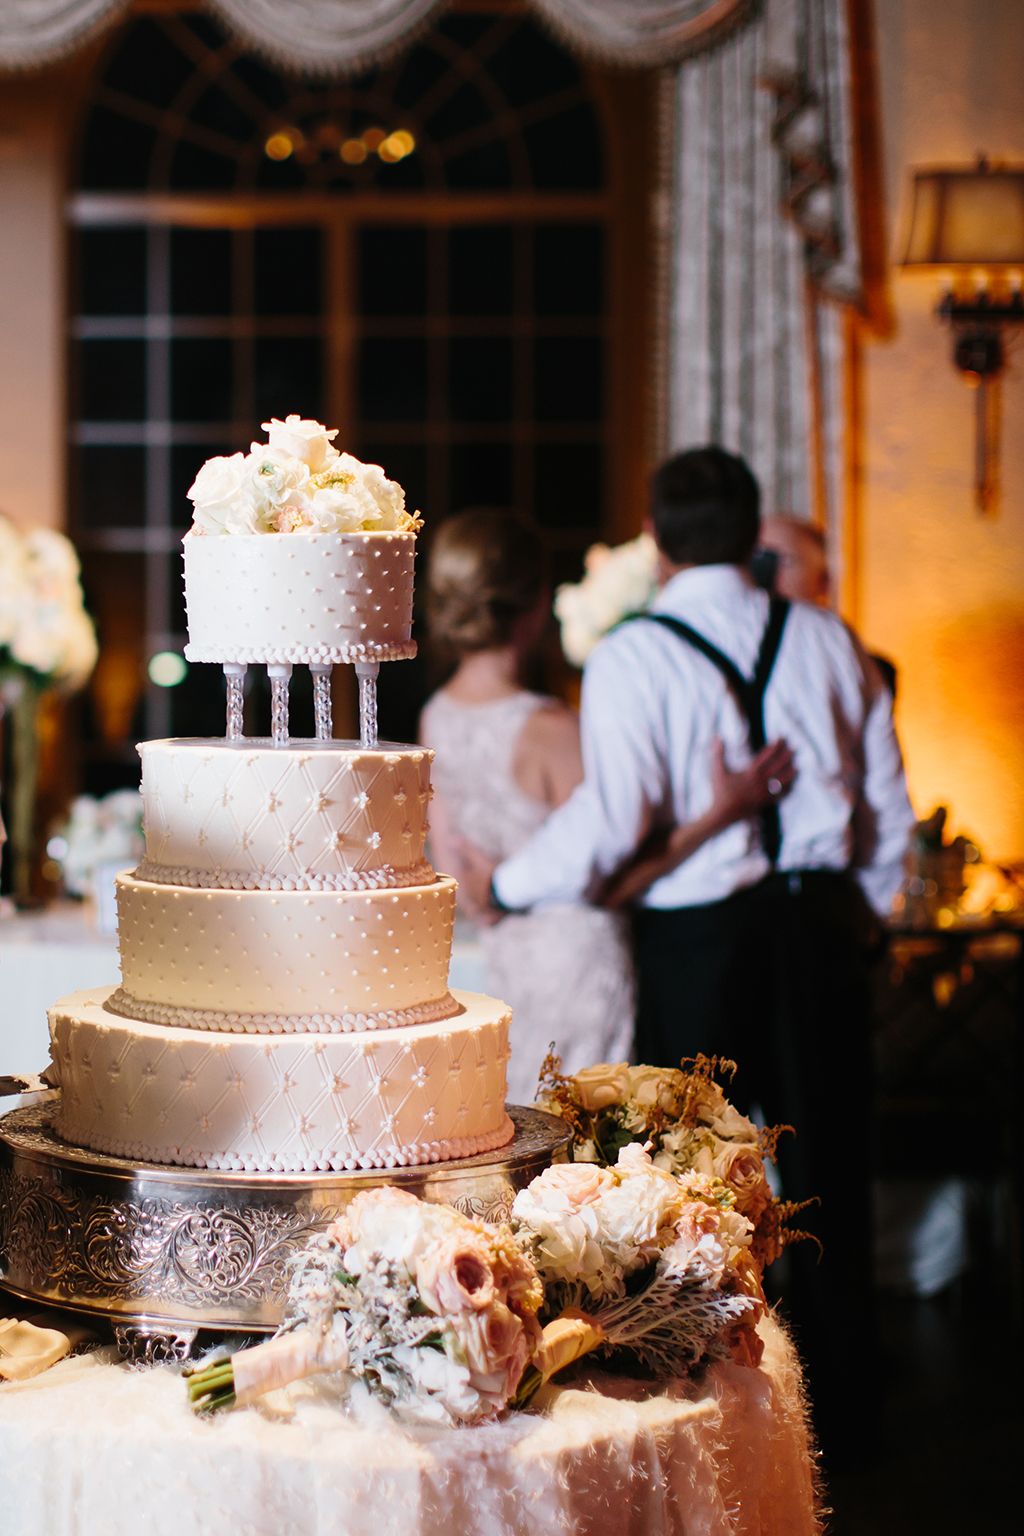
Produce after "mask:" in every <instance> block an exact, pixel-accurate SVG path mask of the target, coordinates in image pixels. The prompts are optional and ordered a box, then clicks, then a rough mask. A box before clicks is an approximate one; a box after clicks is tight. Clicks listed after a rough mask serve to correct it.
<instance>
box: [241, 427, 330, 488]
mask: <svg viewBox="0 0 1024 1536" xmlns="http://www.w3.org/2000/svg"><path fill="white" fill-rule="evenodd" d="M263 430H264V432H266V434H267V436H268V437H269V438H270V447H271V449H272V450H273V451H274V452H275V453H279V454H282V455H284V456H286V457H288V458H291V459H298V460H299V461H300V463H302V464H305V466H306V468H307V469H308V470H309V473H310V474H311V475H317V474H319V473H320V471H321V470H323V469H329V468H330V466H331V464H332V462H333V461H334V460H335V459H337V457H338V450H337V448H335V446H334V444H333V443H332V441H331V439H332V438H334V437H337V435H338V429H337V427H332V428H331V430H330V431H328V430H327V428H326V427H324V426H321V424H320V422H318V421H303V419H302V417H301V416H286V417H285V419H284V421H278V419H277V417H276V416H272V417H271V418H270V420H269V421H265V422H264V423H263ZM256 446H257V445H256V444H255V443H254V444H253V449H254V450H255V449H256Z"/></svg>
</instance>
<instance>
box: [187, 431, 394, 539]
mask: <svg viewBox="0 0 1024 1536" xmlns="http://www.w3.org/2000/svg"><path fill="white" fill-rule="evenodd" d="M263 430H264V432H266V433H267V434H268V437H269V442H266V443H253V444H252V445H251V448H250V451H249V452H248V453H247V454H242V453H235V454H232V455H231V457H230V458H215V459H208V460H207V462H206V463H205V464H204V465H203V467H202V469H201V470H200V471H199V473H198V475H197V476H196V478H195V482H194V484H193V485H192V487H191V489H190V490H189V492H188V495H189V497H190V499H191V501H192V504H193V506H194V508H195V513H194V517H195V521H194V523H193V527H192V532H193V533H201V534H206V533H213V534H224V533H240V534H260V533H412V532H415V531H416V529H417V528H419V527H420V526H421V523H420V518H419V514H418V513H412V512H407V511H406V507H405V492H404V491H403V490H402V487H401V486H400V485H399V484H398V483H397V482H396V481H394V480H389V479H388V477H387V476H386V475H385V473H384V471H383V469H381V467H380V465H379V464H363V463H362V462H361V461H360V460H359V459H356V458H353V456H352V455H351V454H349V453H340V452H339V451H338V449H337V448H335V447H334V444H333V443H332V441H331V439H332V438H334V437H336V436H337V428H332V429H331V430H330V431H328V429H327V428H326V427H324V426H322V425H321V424H320V422H318V421H304V420H303V419H302V418H301V417H300V416H288V417H286V418H285V420H284V421H278V420H277V418H276V417H274V418H273V419H272V420H270V421H265V422H264V423H263Z"/></svg>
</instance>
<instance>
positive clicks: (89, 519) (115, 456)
mask: <svg viewBox="0 0 1024 1536" xmlns="http://www.w3.org/2000/svg"><path fill="white" fill-rule="evenodd" d="M75 459H76V461H77V462H76V468H75V472H74V473H75V481H76V484H75V487H74V491H75V497H76V500H77V504H78V521H79V524H80V525H81V527H83V528H141V527H143V526H144V524H145V521H146V450H145V448H142V447H130V448H121V447H114V446H107V445H106V444H104V445H103V446H93V445H92V444H89V445H87V446H86V447H84V448H79V449H78V452H77V454H76V455H75Z"/></svg>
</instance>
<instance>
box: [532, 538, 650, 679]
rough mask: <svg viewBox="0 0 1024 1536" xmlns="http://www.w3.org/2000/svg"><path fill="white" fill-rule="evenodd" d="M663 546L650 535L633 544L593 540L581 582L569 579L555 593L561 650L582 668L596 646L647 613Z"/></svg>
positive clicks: (585, 561)
mask: <svg viewBox="0 0 1024 1536" xmlns="http://www.w3.org/2000/svg"><path fill="white" fill-rule="evenodd" d="M657 564H658V549H657V545H656V544H655V542H654V540H653V539H652V538H651V536H650V534H648V533H642V534H641V535H640V536H639V538H636V539H630V541H629V543H628V544H617V545H616V546H615V547H614V548H613V549H609V547H608V545H607V544H592V545H591V547H590V548H589V549H588V550H587V553H586V558H585V560H584V567H585V575H584V577H583V580H582V581H578V582H566V583H565V584H564V585H563V586H560V587H559V589H558V591H557V592H556V593H555V617H556V618H557V619H558V621H559V623H560V625H561V627H562V650H563V651H564V652H565V654H566V656H567V657H568V659H569V660H570V661H571V662H572V664H573V666H576V667H582V666H583V664H584V662H585V661H586V660H587V657H588V656H589V655H590V653H591V651H592V650H593V649H594V646H595V645H596V644H597V642H598V641H599V640H600V639H601V638H602V636H604V635H606V634H607V633H608V631H609V630H610V629H614V627H615V625H616V624H621V622H622V620H623V619H626V618H629V616H630V615H631V614H634V613H642V612H643V611H644V609H645V608H646V607H647V605H648V603H649V602H650V601H651V598H652V597H653V596H654V594H655V592H656V591H657Z"/></svg>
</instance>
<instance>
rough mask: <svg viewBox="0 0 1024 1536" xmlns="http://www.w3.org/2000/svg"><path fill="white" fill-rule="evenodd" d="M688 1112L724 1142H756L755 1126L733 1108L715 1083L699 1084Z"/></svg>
mask: <svg viewBox="0 0 1024 1536" xmlns="http://www.w3.org/2000/svg"><path fill="white" fill-rule="evenodd" d="M690 1112H691V1114H693V1115H695V1116H696V1118H697V1119H698V1120H700V1121H702V1122H703V1123H704V1124H705V1125H710V1127H711V1129H712V1130H713V1131H714V1133H715V1135H716V1136H721V1137H722V1138H723V1139H724V1140H726V1141H746V1142H756V1141H757V1126H756V1125H754V1123H753V1121H751V1120H748V1119H747V1117H746V1115H741V1114H740V1112H739V1110H738V1109H734V1108H733V1106H732V1105H731V1104H730V1103H729V1100H728V1099H727V1098H726V1096H725V1094H724V1093H723V1092H722V1090H721V1088H719V1086H718V1084H717V1083H713V1082H711V1081H710V1080H708V1081H705V1082H703V1083H701V1084H700V1086H699V1088H698V1089H697V1091H696V1093H695V1094H694V1096H693V1098H692V1099H691V1101H690Z"/></svg>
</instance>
